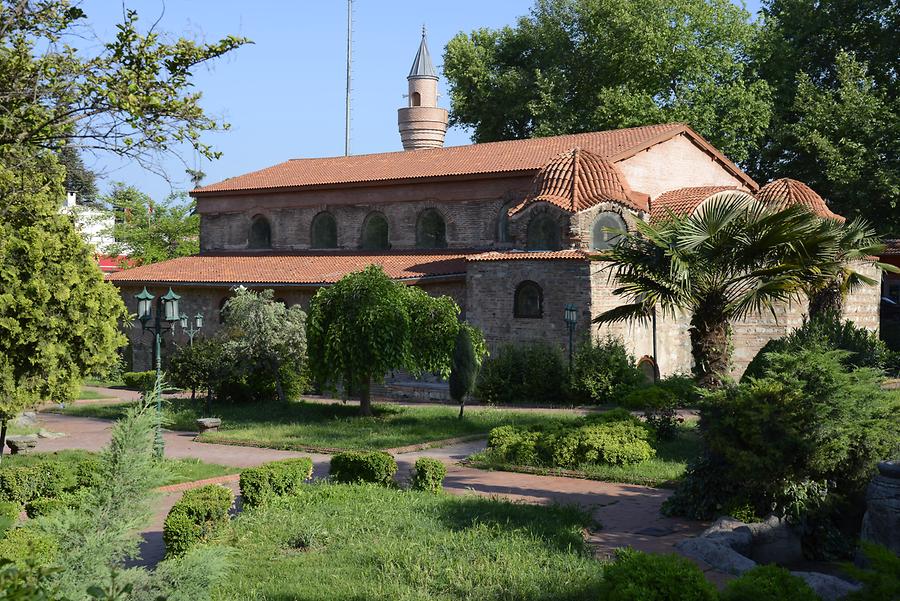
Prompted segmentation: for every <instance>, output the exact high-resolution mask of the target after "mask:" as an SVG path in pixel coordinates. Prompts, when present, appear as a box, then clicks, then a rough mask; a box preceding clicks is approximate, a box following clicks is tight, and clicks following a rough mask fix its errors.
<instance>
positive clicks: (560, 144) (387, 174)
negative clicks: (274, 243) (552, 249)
mask: <svg viewBox="0 0 900 601" xmlns="http://www.w3.org/2000/svg"><path fill="white" fill-rule="evenodd" d="M682 133H684V134H685V135H687V136H689V137H690V138H691V139H692V140H694V141H695V142H696V143H697V144H698V145H700V146H702V147H703V148H705V149H706V150H707V152H709V153H710V154H712V155H714V156H715V157H716V159H717V160H719V161H720V162H721V163H722V164H723V165H725V167H726V169H729V170H730V171H732V172H733V173H735V175H736V176H737V177H740V178H742V179H745V180H747V181H748V182H749V184H748V185H750V186H751V187H752V188H753V189H756V184H755V183H754V182H753V180H752V179H750V178H749V176H747V175H746V174H745V173H743V172H742V171H741V170H740V169H738V168H737V167H736V166H735V165H734V164H733V163H731V161H729V160H728V159H727V158H726V157H725V156H724V155H722V153H721V152H719V151H718V150H716V149H715V148H714V147H712V146H711V145H710V144H709V143H708V142H706V141H705V140H704V139H703V138H702V137H700V136H699V135H698V134H697V133H695V132H694V131H693V130H691V129H690V128H689V127H688V126H686V125H684V124H680V123H669V124H662V125H646V126H643V127H632V128H629V129H618V130H612V131H600V132H591V133H583V134H572V135H566V136H553V137H549V138H531V139H527V140H509V141H506V142H490V143H484V144H469V145H466V146H450V147H447V148H430V149H423V150H415V151H401V152H384V153H378V154H362V155H352V156H348V157H329V158H317V159H293V160H290V161H286V162H284V163H280V164H278V165H275V166H273V167H268V168H266V169H262V170H260V171H254V172H252V173H247V174H245V175H240V176H237V177H232V178H229V179H226V180H224V181H221V182H218V183H215V184H211V185H209V186H204V187H202V188H197V189H195V190H194V191H193V192H191V194H193V195H205V194H217V193H224V192H240V191H250V190H276V189H293V188H300V187H306V186H328V185H342V184H352V183H364V182H379V181H391V180H410V179H417V178H426V177H445V176H462V175H479V174H490V173H514V172H522V171H525V172H528V171H536V170H538V169H540V168H541V167H542V166H543V165H544V164H545V163H546V162H547V161H548V160H549V159H550V157H552V156H554V155H557V154H559V153H561V152H563V151H566V150H568V149H570V148H573V147H576V146H577V147H580V148H583V149H585V150H589V151H590V152H593V153H595V154H597V155H600V156H602V157H604V158H606V159H609V160H611V161H613V162H615V161H619V160H622V159H625V158H628V157H630V156H633V155H634V154H636V153H638V152H640V151H641V150H644V149H645V148H649V147H650V146H652V145H654V144H658V143H660V142H663V141H665V140H668V139H670V138H672V137H674V136H676V135H678V134H682Z"/></svg>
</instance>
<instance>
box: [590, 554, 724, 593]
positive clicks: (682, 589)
mask: <svg viewBox="0 0 900 601" xmlns="http://www.w3.org/2000/svg"><path fill="white" fill-rule="evenodd" d="M597 598H598V599H604V600H605V601H669V600H671V599H678V600H679V601H715V600H716V598H717V594H716V587H714V586H713V585H712V584H710V583H709V582H708V581H707V580H706V577H705V576H704V575H703V572H701V571H700V568H698V567H697V566H696V565H694V564H693V563H691V561H689V560H688V559H685V558H684V557H680V556H678V555H656V554H649V553H641V552H640V551H631V550H620V551H619V552H618V553H617V558H616V561H615V562H613V563H611V564H609V565H608V566H606V569H605V570H604V573H603V584H602V585H601V586H600V594H599V595H597Z"/></svg>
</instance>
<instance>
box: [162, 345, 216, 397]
mask: <svg viewBox="0 0 900 601" xmlns="http://www.w3.org/2000/svg"><path fill="white" fill-rule="evenodd" d="M227 367H228V365H227V360H226V357H225V350H224V347H223V343H222V340H220V339H219V338H202V339H199V340H196V341H194V343H193V344H191V345H188V346H182V347H179V348H178V350H177V351H176V352H175V353H174V354H173V355H172V357H171V359H169V370H168V373H167V374H166V375H167V376H168V378H169V381H170V382H172V384H173V385H174V386H178V387H179V388H183V389H184V390H190V391H191V396H192V397H193V396H194V395H195V393H196V391H198V390H201V391H206V390H209V391H211V390H214V389H216V388H217V387H218V385H219V383H220V382H221V380H222V379H223V378H224V377H227V373H228V371H230V370H227Z"/></svg>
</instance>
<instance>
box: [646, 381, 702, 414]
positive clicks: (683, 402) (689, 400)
mask: <svg viewBox="0 0 900 601" xmlns="http://www.w3.org/2000/svg"><path fill="white" fill-rule="evenodd" d="M656 386H657V387H658V388H662V389H663V390H665V391H666V392H668V393H669V394H671V395H672V396H673V397H674V398H675V404H676V405H677V406H678V407H696V406H697V404H698V403H700V401H701V400H702V399H703V394H704V393H703V389H702V388H700V387H699V386H697V384H696V383H695V382H694V378H693V377H692V376H690V375H688V374H672V375H670V376H666V377H665V378H663V379H661V380H659V381H658V382H657V383H656Z"/></svg>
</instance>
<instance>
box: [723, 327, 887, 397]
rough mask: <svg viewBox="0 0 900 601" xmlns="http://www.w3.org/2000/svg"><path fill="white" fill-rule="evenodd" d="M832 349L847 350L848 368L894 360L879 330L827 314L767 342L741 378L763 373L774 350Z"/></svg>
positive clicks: (845, 362)
mask: <svg viewBox="0 0 900 601" xmlns="http://www.w3.org/2000/svg"><path fill="white" fill-rule="evenodd" d="M828 350H840V351H847V353H846V354H845V355H842V357H841V362H842V363H843V365H844V366H845V367H848V368H861V367H871V368H873V369H877V370H883V369H884V368H885V367H886V366H887V363H888V361H889V360H890V351H889V349H888V347H887V345H886V344H885V343H884V342H883V341H882V340H880V339H879V338H878V334H876V333H875V332H871V331H869V330H867V329H865V328H861V327H859V326H857V325H856V324H854V323H853V322H852V321H842V320H841V318H840V316H839V315H836V314H825V315H822V316H819V317H815V318H813V319H806V318H804V320H803V324H802V325H801V326H800V327H799V328H797V329H796V330H794V331H793V332H791V333H790V334H788V335H787V336H785V337H783V338H777V339H775V340H770V341H769V342H767V343H766V344H765V346H763V347H762V349H760V351H759V352H758V353H757V354H756V356H755V357H754V358H753V360H752V361H751V362H750V365H748V366H747V369H746V370H745V371H744V375H743V376H742V377H741V381H742V382H743V381H748V380H749V379H750V378H760V377H763V376H764V375H765V373H766V371H767V370H768V369H769V368H770V364H769V359H768V358H769V355H771V354H773V353H797V352H801V351H828Z"/></svg>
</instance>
